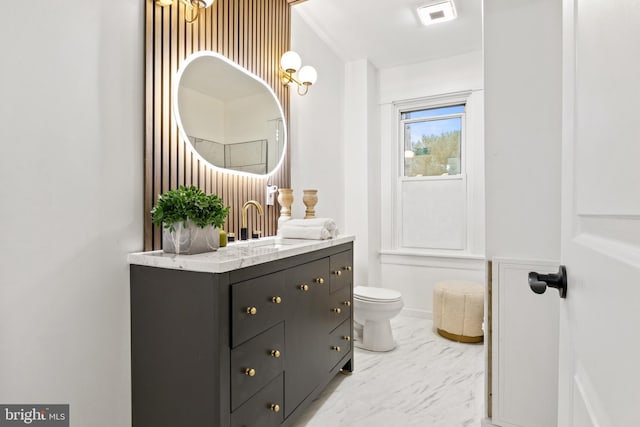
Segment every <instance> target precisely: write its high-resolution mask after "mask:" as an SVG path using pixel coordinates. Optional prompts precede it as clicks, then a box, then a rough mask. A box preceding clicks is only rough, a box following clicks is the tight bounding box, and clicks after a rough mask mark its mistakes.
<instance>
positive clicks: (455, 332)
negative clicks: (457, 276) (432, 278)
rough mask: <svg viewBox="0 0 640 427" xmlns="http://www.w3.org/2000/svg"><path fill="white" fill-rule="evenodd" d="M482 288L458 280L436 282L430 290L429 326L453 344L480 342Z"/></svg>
mask: <svg viewBox="0 0 640 427" xmlns="http://www.w3.org/2000/svg"><path fill="white" fill-rule="evenodd" d="M483 319H484V287H483V286H482V285H481V284H479V283H474V282H465V281H461V280H447V281H444V282H439V283H437V284H436V286H435V288H434V289H433V327H434V328H435V329H436V331H438V334H440V335H441V336H443V337H445V338H448V339H450V340H453V341H460V342H467V343H477V342H482V340H483V338H484V333H483V331H482V321H483Z"/></svg>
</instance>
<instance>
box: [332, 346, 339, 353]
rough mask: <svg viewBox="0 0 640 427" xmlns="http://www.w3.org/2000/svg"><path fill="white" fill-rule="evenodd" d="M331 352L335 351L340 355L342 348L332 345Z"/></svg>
mask: <svg viewBox="0 0 640 427" xmlns="http://www.w3.org/2000/svg"><path fill="white" fill-rule="evenodd" d="M331 350H335V351H337V352H338V353H340V351H341V348H340V346H339V345H332V346H331Z"/></svg>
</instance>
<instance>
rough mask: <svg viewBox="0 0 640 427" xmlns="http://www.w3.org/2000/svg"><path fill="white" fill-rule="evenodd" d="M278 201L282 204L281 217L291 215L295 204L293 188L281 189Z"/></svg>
mask: <svg viewBox="0 0 640 427" xmlns="http://www.w3.org/2000/svg"><path fill="white" fill-rule="evenodd" d="M278 203H279V204H280V218H282V217H291V205H292V204H293V190H292V189H291V188H281V189H279V190H278Z"/></svg>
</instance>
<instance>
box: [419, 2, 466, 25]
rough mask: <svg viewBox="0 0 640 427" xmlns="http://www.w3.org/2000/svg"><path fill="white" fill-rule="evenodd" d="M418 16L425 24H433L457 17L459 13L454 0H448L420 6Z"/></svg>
mask: <svg viewBox="0 0 640 427" xmlns="http://www.w3.org/2000/svg"><path fill="white" fill-rule="evenodd" d="M418 16H420V21H422V23H423V24H424V25H431V24H437V23H438V22H445V21H451V20H452V19H456V17H457V14H456V7H455V5H454V4H453V0H447V1H440V2H437V3H431V4H428V5H425V6H422V7H419V8H418Z"/></svg>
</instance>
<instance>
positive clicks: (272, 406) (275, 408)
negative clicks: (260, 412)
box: [269, 403, 280, 412]
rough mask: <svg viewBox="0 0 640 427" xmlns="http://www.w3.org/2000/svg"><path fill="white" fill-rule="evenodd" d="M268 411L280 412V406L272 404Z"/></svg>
mask: <svg viewBox="0 0 640 427" xmlns="http://www.w3.org/2000/svg"><path fill="white" fill-rule="evenodd" d="M269 409H271V410H272V411H273V412H280V405H278V404H277V403H272V404H271V406H270V407H269Z"/></svg>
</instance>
